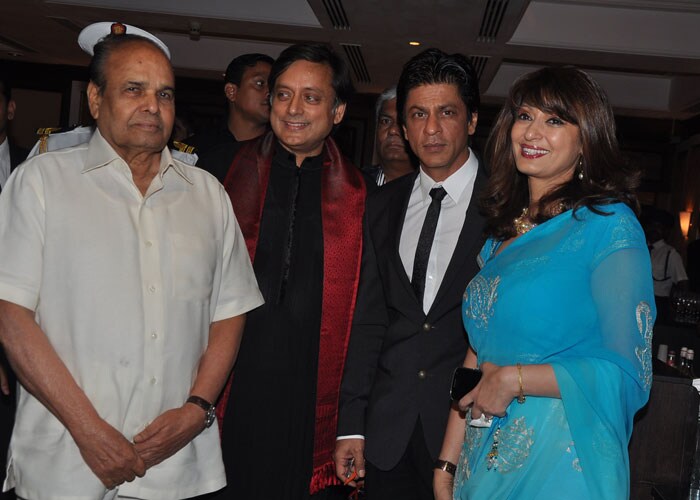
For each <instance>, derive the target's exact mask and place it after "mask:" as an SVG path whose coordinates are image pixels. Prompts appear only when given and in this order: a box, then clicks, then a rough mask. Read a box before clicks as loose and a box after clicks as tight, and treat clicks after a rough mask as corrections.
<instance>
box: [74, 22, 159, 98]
mask: <svg viewBox="0 0 700 500" xmlns="http://www.w3.org/2000/svg"><path fill="white" fill-rule="evenodd" d="M131 43H148V44H150V45H152V46H153V47H155V48H157V49H158V50H160V51H161V52H163V49H162V48H160V47H159V46H158V44H157V43H155V42H153V41H151V40H149V39H148V38H145V37H142V36H139V35H131V34H128V33H127V34H124V35H107V36H106V37H104V38H103V39H102V40H100V41H99V42H98V43H97V44H95V47H94V49H93V54H94V55H93V56H92V60H91V61H90V66H88V71H89V74H90V81H92V82H93V83H94V84H95V85H97V88H98V89H100V92H102V91H103V90H104V86H105V84H106V83H107V79H106V76H105V69H106V66H105V65H106V62H107V59H109V56H110V55H111V54H112V53H113V52H115V51H117V50H118V49H120V48H121V47H123V46H124V45H128V44H131ZM163 55H164V56H166V57H167V54H166V53H165V52H163Z"/></svg>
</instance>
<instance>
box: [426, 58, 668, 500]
mask: <svg viewBox="0 0 700 500" xmlns="http://www.w3.org/2000/svg"><path fill="white" fill-rule="evenodd" d="M487 152H488V153H490V155H489V157H487V159H488V162H487V164H488V165H490V167H491V171H492V174H491V178H490V181H489V187H488V188H487V190H486V193H485V195H484V197H483V200H482V205H483V208H484V212H485V213H486V215H487V217H488V222H487V229H486V231H487V236H488V237H489V239H488V240H487V242H486V244H485V246H484V248H483V249H482V251H481V254H480V264H481V266H482V269H481V271H480V273H479V274H478V275H477V276H476V277H475V278H474V279H473V280H472V282H471V283H470V284H469V286H468V287H467V289H466V291H465V294H464V305H463V320H464V325H465V328H466V330H467V333H468V335H469V341H470V345H471V348H470V350H469V353H468V355H467V358H466V360H465V366H467V367H472V368H474V367H479V368H480V369H481V370H482V372H483V376H482V378H481V381H480V383H479V385H477V386H476V388H475V389H474V390H473V391H471V392H470V393H469V394H467V395H466V396H465V397H464V398H463V399H462V400H461V401H460V402H459V405H458V406H459V408H455V409H454V410H453V411H452V413H451V415H450V419H449V423H448V426H447V431H446V434H445V440H444V444H443V448H442V451H441V455H440V461H439V463H440V464H442V466H441V467H438V468H437V469H436V471H435V476H434V489H435V494H436V498H437V499H438V500H447V499H452V498H455V499H459V500H466V499H479V500H480V499H494V500H495V499H498V500H505V499H582V500H583V499H586V500H589V499H593V498H595V499H597V500H604V499H615V500H619V499H621V498H628V497H629V459H628V454H627V446H628V443H629V438H630V435H631V432H632V420H633V418H634V415H635V413H636V412H637V410H638V409H639V408H641V407H642V406H643V405H644V404H645V403H646V401H647V399H648V396H649V388H650V385H651V356H650V348H651V335H652V326H653V321H654V316H655V309H654V295H653V287H652V281H651V270H650V262H649V252H648V250H647V246H646V242H645V239H644V234H643V232H642V229H641V228H640V226H639V224H638V222H637V218H636V215H635V212H636V210H637V208H638V204H637V200H636V198H635V196H634V194H633V190H634V189H635V188H636V186H637V183H638V178H639V176H638V173H637V172H636V171H635V170H634V169H633V168H632V167H630V166H628V165H626V164H625V162H624V161H623V160H622V159H621V155H620V152H619V149H618V145H617V141H616V138H615V122H614V118H613V113H612V109H611V107H610V105H609V103H608V101H607V97H606V96H605V94H604V92H603V91H602V89H601V88H600V87H599V86H598V84H597V83H596V82H595V81H594V80H593V79H591V78H590V77H589V76H588V75H587V74H585V73H584V72H582V71H580V70H578V69H575V68H571V67H568V68H544V69H541V70H539V71H536V72H534V73H530V74H528V75H525V76H524V77H522V78H521V79H519V80H518V81H517V82H516V83H515V84H514V85H513V87H512V88H511V91H510V95H509V98H508V101H507V102H506V105H505V106H504V108H503V110H502V111H501V113H500V115H499V117H498V120H497V122H496V125H495V127H494V130H493V131H492V134H491V136H490V138H489V143H488V145H487ZM465 415H466V419H465ZM445 464H446V465H445ZM452 464H454V465H456V473H455V476H454V478H453V477H452V475H451V474H450V472H454V469H455V468H454V467H452Z"/></svg>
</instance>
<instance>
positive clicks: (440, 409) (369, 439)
mask: <svg viewBox="0 0 700 500" xmlns="http://www.w3.org/2000/svg"><path fill="white" fill-rule="evenodd" d="M416 175H418V173H416V174H413V175H406V176H404V177H402V178H400V179H397V180H395V181H393V182H390V183H388V184H387V185H385V186H384V187H382V188H381V189H379V190H377V191H376V192H375V193H373V195H371V196H369V197H368V199H367V208H366V211H365V235H364V238H365V239H364V251H363V260H362V271H361V274H360V285H359V289H358V297H357V306H356V309H355V316H354V320H353V327H352V334H351V337H350V345H349V347H348V355H347V360H346V364H345V371H344V375H343V382H342V385H341V394H340V413H339V419H338V435H339V436H345V435H352V434H362V435H364V436H365V439H366V441H365V458H366V459H367V460H369V461H370V462H371V463H372V464H373V465H375V466H376V467H378V468H379V469H382V470H389V469H391V468H393V467H394V466H395V465H396V464H397V463H398V461H399V459H400V458H401V456H402V454H403V452H404V451H405V449H406V446H407V445H408V442H409V440H410V438H411V434H412V432H413V429H414V428H415V425H416V422H417V421H418V419H419V418H420V421H421V422H422V424H423V433H424V436H425V439H426V445H427V447H428V450H429V451H430V453H431V455H432V456H433V458H434V459H436V458H437V455H438V453H439V452H440V447H441V446H442V438H443V435H444V432H445V426H446V424H447V416H448V414H449V409H450V397H449V392H450V381H451V377H452V373H453V371H454V369H455V368H456V367H458V366H461V365H462V362H463V361H464V357H465V355H466V351H467V346H468V344H467V337H466V333H465V331H464V327H463V325H462V315H461V304H462V296H463V294H464V290H465V288H466V286H467V284H468V283H469V281H470V280H471V279H472V277H473V276H474V275H475V274H476V273H477V272H478V269H479V268H478V264H477V262H476V258H477V256H478V253H479V250H480V249H481V247H482V245H483V241H484V239H483V236H482V234H483V225H484V220H483V218H482V216H481V215H480V214H479V209H478V202H477V200H478V196H479V193H480V191H481V190H482V188H483V186H484V184H485V182H486V176H485V173H484V169H483V167H482V165H481V162H480V165H479V172H478V173H477V177H476V181H475V184H474V191H473V194H472V199H471V201H470V203H469V208H468V210H467V214H466V219H465V221H464V226H463V227H462V231H461V233H460V236H459V239H458V241H457V246H456V248H455V251H454V253H453V255H452V259H451V260H450V263H449V265H448V268H447V271H446V272H445V276H444V278H443V280H442V283H441V285H440V288H439V290H438V292H437V295H436V296H435V301H434V302H433V305H432V306H431V308H430V311H428V314H427V315H426V314H425V313H424V312H423V307H422V304H421V303H420V302H419V301H418V299H417V297H416V296H415V293H414V292H413V289H412V288H411V283H410V281H409V278H408V276H407V275H406V272H405V270H404V266H403V263H402V262H401V257H400V256H399V240H400V237H401V230H402V227H403V221H404V218H405V215H406V208H407V206H408V201H409V198H410V195H411V190H412V188H413V183H414V181H415V178H416Z"/></svg>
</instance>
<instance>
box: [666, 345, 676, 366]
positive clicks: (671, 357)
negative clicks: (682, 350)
mask: <svg viewBox="0 0 700 500" xmlns="http://www.w3.org/2000/svg"><path fill="white" fill-rule="evenodd" d="M666 364H667V365H668V366H673V367H674V368H675V366H676V351H674V350H673V349H672V350H670V351H668V358H667V359H666Z"/></svg>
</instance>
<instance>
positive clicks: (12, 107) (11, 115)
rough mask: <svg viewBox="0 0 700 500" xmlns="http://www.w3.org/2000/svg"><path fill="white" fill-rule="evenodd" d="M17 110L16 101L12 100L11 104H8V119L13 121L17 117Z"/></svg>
mask: <svg viewBox="0 0 700 500" xmlns="http://www.w3.org/2000/svg"><path fill="white" fill-rule="evenodd" d="M16 109H17V105H16V104H15V100H14V99H10V102H8V103H7V119H8V120H12V119H13V118H14V117H15V110H16Z"/></svg>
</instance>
